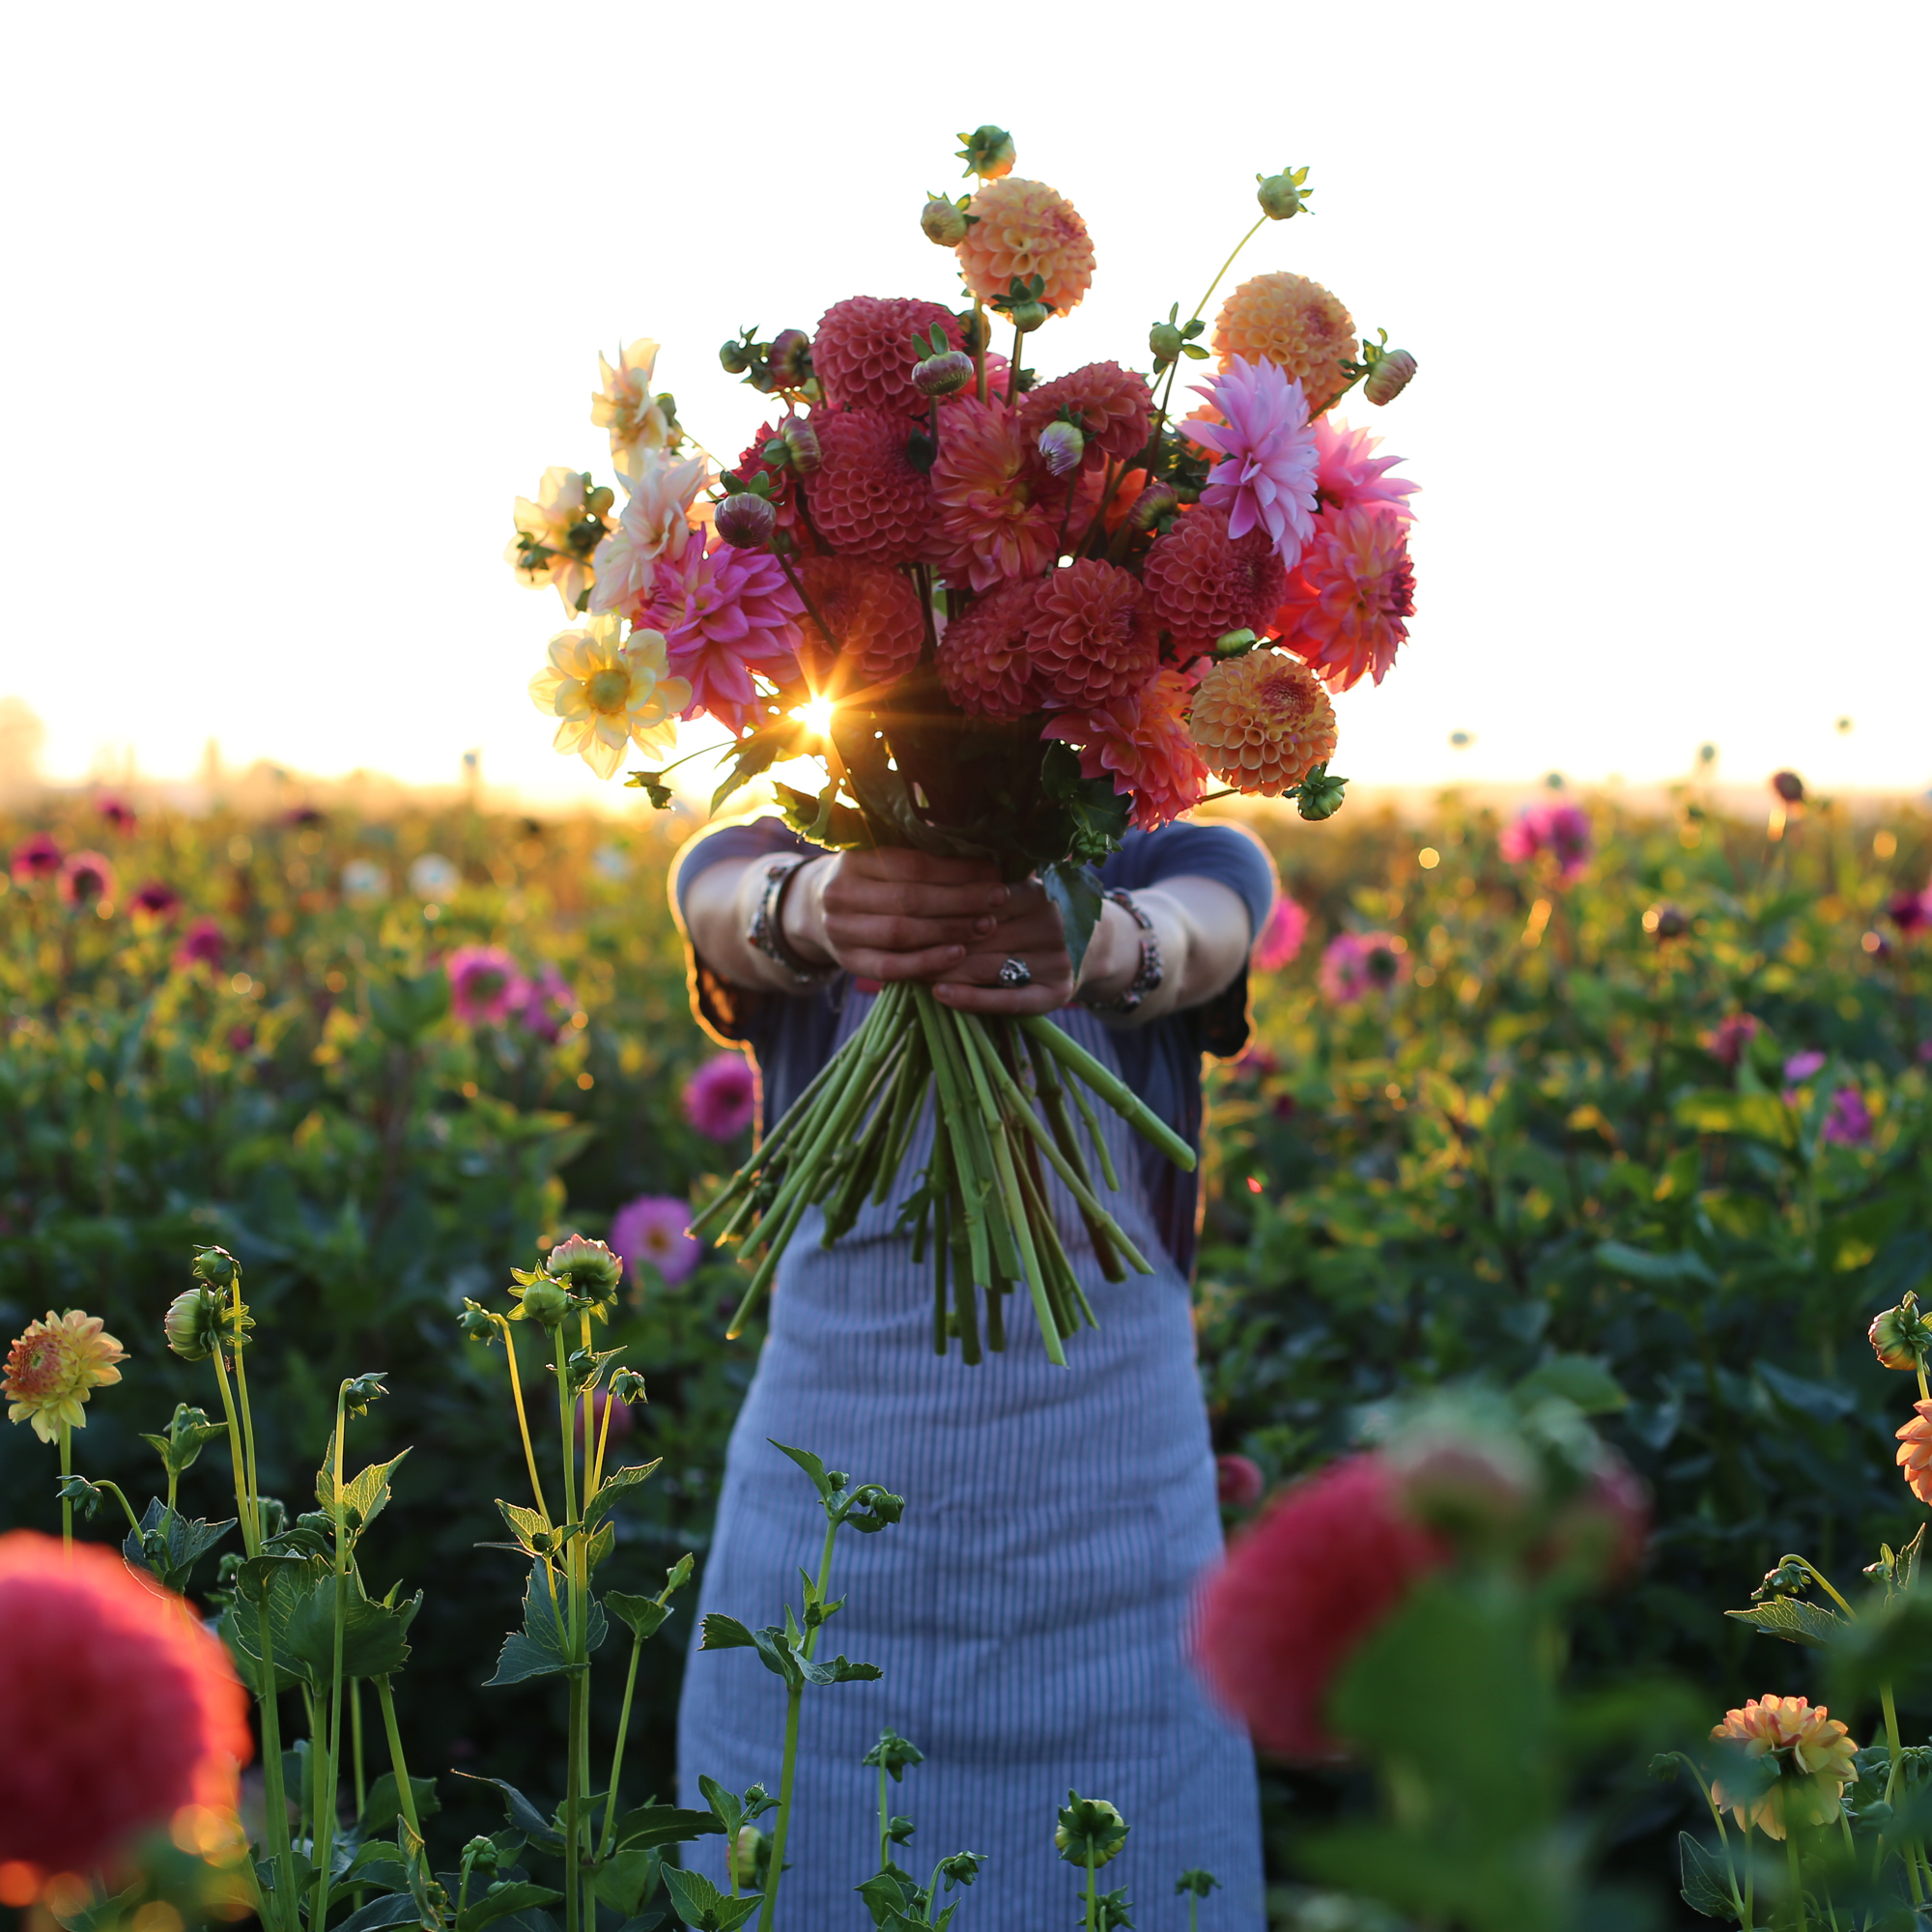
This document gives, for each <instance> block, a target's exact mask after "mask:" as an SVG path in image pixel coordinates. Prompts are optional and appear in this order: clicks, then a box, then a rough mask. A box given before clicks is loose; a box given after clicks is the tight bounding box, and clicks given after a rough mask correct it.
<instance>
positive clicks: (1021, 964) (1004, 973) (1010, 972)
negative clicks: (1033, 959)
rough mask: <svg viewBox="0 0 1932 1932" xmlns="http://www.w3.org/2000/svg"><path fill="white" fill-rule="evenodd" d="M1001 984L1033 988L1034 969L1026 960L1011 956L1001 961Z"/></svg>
mask: <svg viewBox="0 0 1932 1932" xmlns="http://www.w3.org/2000/svg"><path fill="white" fill-rule="evenodd" d="M999 978H1000V984H1001V985H1003V986H1031V985H1032V984H1033V968H1032V967H1031V966H1029V965H1028V964H1027V963H1026V961H1025V960H1024V959H1014V958H1011V957H1010V956H1009V957H1008V958H1005V959H1003V960H1001V961H1000V975H999Z"/></svg>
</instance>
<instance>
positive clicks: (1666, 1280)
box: [1597, 1241, 1720, 1288]
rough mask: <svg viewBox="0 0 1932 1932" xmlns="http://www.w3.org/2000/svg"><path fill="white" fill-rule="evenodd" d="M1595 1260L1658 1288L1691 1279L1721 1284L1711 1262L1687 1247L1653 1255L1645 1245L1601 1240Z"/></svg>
mask: <svg viewBox="0 0 1932 1932" xmlns="http://www.w3.org/2000/svg"><path fill="white" fill-rule="evenodd" d="M1597 1261H1598V1264H1600V1265H1601V1266H1603V1267H1605V1268H1608V1269H1609V1270H1610V1272H1611V1273H1613V1274H1621V1275H1627V1276H1629V1277H1630V1279H1631V1280H1633V1281H1643V1282H1650V1283H1653V1284H1655V1285H1656V1286H1657V1287H1659V1288H1683V1287H1686V1286H1688V1285H1690V1284H1692V1283H1694V1284H1695V1285H1696V1286H1697V1287H1699V1288H1717V1287H1719V1285H1720V1284H1719V1280H1718V1277H1717V1275H1716V1274H1715V1273H1713V1272H1712V1268H1711V1264H1710V1263H1709V1262H1707V1261H1706V1260H1705V1259H1704V1257H1703V1256H1702V1255H1700V1254H1696V1253H1694V1252H1692V1251H1690V1250H1688V1249H1687V1250H1686V1251H1685V1252H1684V1253H1682V1254H1674V1255H1654V1254H1652V1253H1650V1252H1649V1250H1648V1249H1645V1248H1633V1247H1630V1246H1628V1245H1626V1244H1625V1243H1624V1242H1622V1241H1600V1242H1598V1244H1597Z"/></svg>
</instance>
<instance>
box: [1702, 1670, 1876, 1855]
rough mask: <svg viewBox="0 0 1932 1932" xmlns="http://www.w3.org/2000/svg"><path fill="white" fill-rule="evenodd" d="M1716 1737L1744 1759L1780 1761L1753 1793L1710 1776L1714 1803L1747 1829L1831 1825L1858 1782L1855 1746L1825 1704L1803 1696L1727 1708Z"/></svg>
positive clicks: (1778, 1833)
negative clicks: (1726, 1786) (1727, 1787)
mask: <svg viewBox="0 0 1932 1932" xmlns="http://www.w3.org/2000/svg"><path fill="white" fill-rule="evenodd" d="M1711 1736H1712V1737H1713V1738H1714V1739H1715V1740H1717V1741H1718V1742H1719V1743H1720V1744H1727V1745H1730V1746H1732V1747H1735V1748H1736V1749H1738V1750H1739V1751H1741V1752H1742V1753H1743V1754H1744V1755H1745V1756H1746V1757H1747V1758H1761V1757H1769V1758H1772V1759H1773V1760H1775V1763H1776V1772H1777V1776H1776V1777H1774V1778H1773V1779H1772V1781H1771V1784H1770V1786H1769V1788H1768V1789H1766V1790H1763V1791H1759V1792H1757V1793H1755V1794H1751V1795H1746V1796H1738V1795H1733V1794H1730V1793H1727V1792H1726V1791H1725V1789H1724V1785H1723V1780H1722V1779H1721V1778H1713V1779H1712V1780H1711V1802H1712V1803H1713V1804H1716V1805H1718V1806H1719V1809H1723V1810H1729V1811H1730V1813H1731V1814H1732V1816H1733V1817H1735V1818H1736V1819H1737V1821H1738V1825H1739V1827H1740V1828H1741V1829H1742V1830H1744V1831H1747V1832H1748V1831H1749V1830H1750V1828H1751V1827H1752V1826H1753V1825H1755V1826H1756V1827H1757V1828H1758V1830H1759V1831H1760V1832H1762V1833H1764V1834H1765V1836H1766V1837H1767V1838H1782V1837H1783V1836H1784V1833H1785V1828H1786V1827H1787V1825H1791V1824H1797V1825H1808V1826H1818V1825H1829V1824H1831V1823H1832V1822H1833V1820H1834V1819H1835V1818H1836V1817H1837V1816H1838V1809H1839V1800H1840V1796H1841V1794H1842V1793H1843V1791H1844V1788H1845V1786H1846V1785H1848V1784H1856V1783H1857V1782H1858V1778H1859V1768H1858V1766H1857V1765H1856V1764H1855V1763H1854V1762H1853V1759H1854V1758H1855V1757H1856V1756H1857V1754H1858V1748H1859V1747H1858V1745H1857V1743H1856V1742H1855V1741H1854V1740H1853V1738H1852V1737H1851V1735H1850V1734H1849V1732H1847V1730H1846V1728H1845V1726H1844V1725H1843V1724H1841V1723H1840V1722H1839V1721H1838V1720H1837V1719H1835V1718H1834V1717H1833V1716H1832V1715H1831V1713H1830V1712H1829V1711H1827V1710H1826V1708H1825V1706H1824V1705H1823V1704H1818V1705H1815V1706H1814V1705H1813V1704H1811V1703H1810V1702H1808V1701H1807V1700H1806V1699H1805V1698H1803V1697H1753V1698H1752V1699H1751V1700H1750V1702H1749V1703H1747V1705H1745V1707H1744V1708H1743V1709H1742V1710H1738V1711H1726V1712H1725V1713H1724V1721H1723V1722H1722V1723H1721V1724H1713V1725H1712V1726H1711Z"/></svg>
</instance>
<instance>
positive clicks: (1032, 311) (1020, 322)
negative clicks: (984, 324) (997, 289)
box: [1006, 300, 1053, 335]
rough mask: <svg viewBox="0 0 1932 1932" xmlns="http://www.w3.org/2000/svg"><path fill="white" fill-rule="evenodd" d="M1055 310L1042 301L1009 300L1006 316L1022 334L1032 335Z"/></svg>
mask: <svg viewBox="0 0 1932 1932" xmlns="http://www.w3.org/2000/svg"><path fill="white" fill-rule="evenodd" d="M1052 313H1053V311H1052V310H1051V309H1050V308H1048V307H1047V305H1046V304H1045V303H1044V302H1041V301H1033V300H1027V301H1018V302H1009V303H1008V304H1007V308H1006V317H1007V320H1008V321H1009V322H1010V323H1011V324H1012V326H1013V327H1015V328H1016V329H1018V330H1019V332H1020V333H1021V334H1022V335H1031V334H1032V333H1033V332H1034V330H1035V329H1036V328H1037V327H1039V326H1040V325H1041V324H1042V323H1044V322H1045V321H1046V320H1047V318H1048V317H1049V316H1051V315H1052Z"/></svg>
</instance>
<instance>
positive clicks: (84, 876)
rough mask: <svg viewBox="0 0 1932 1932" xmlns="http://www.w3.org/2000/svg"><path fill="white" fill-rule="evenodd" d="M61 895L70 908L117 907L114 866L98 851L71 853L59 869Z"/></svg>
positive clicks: (104, 908)
mask: <svg viewBox="0 0 1932 1932" xmlns="http://www.w3.org/2000/svg"><path fill="white" fill-rule="evenodd" d="M60 895H61V897H62V899H63V900H64V901H65V902H66V903H67V904H69V905H71V906H99V908H100V910H101V911H102V912H111V911H112V910H113V907H114V867H113V863H112V862H111V861H110V860H109V859H107V858H106V857H105V856H104V855H103V854H101V853H99V852H73V853H71V854H69V856H68V858H67V860H66V862H65V863H64V864H63V865H62V867H61V870H60Z"/></svg>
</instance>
